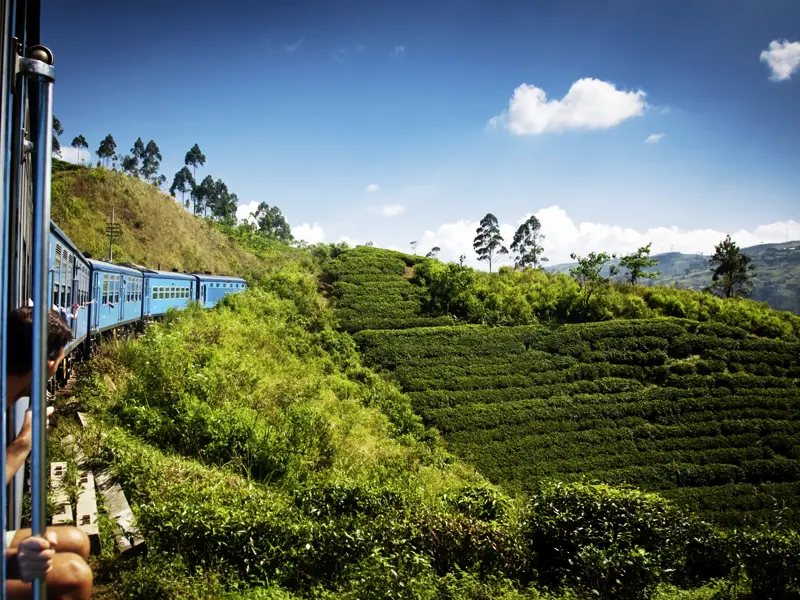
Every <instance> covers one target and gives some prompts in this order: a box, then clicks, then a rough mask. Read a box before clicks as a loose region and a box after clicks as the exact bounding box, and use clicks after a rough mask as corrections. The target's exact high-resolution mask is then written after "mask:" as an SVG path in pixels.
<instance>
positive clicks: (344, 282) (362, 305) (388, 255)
mask: <svg viewBox="0 0 800 600" xmlns="http://www.w3.org/2000/svg"><path fill="white" fill-rule="evenodd" d="M419 260H420V257H419V256H411V255H408V254H402V253H400V252H391V251H385V250H377V249H374V248H370V247H367V246H359V247H357V248H354V249H353V250H349V251H347V252H346V253H345V254H343V255H342V256H340V257H338V258H337V259H336V260H335V261H332V262H331V263H329V264H328V265H327V266H326V272H325V276H326V277H327V278H328V279H329V280H331V281H333V282H334V283H333V289H334V292H333V295H334V296H335V297H336V299H337V300H336V304H335V306H336V311H335V312H336V316H337V318H338V319H339V322H340V324H341V326H342V328H343V329H345V330H346V331H351V332H352V331H359V330H361V329H396V328H404V327H426V326H433V325H450V324H452V323H453V322H454V321H453V319H452V318H451V317H448V316H439V317H431V316H426V315H424V314H422V312H421V308H420V307H421V304H420V302H421V299H422V297H423V295H424V293H425V290H424V288H422V287H420V286H416V285H412V284H411V283H410V282H409V278H410V277H411V275H412V273H413V267H414V265H415V264H416V262H417V261H419Z"/></svg>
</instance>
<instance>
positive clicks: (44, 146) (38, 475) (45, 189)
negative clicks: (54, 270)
mask: <svg viewBox="0 0 800 600" xmlns="http://www.w3.org/2000/svg"><path fill="white" fill-rule="evenodd" d="M29 55H30V56H32V57H33V58H26V59H20V70H21V71H22V72H23V74H24V75H25V76H26V77H28V79H29V80H30V82H31V85H30V98H31V112H32V115H31V116H32V118H31V134H32V138H33V148H32V149H33V160H32V161H31V167H32V172H31V179H32V182H33V240H32V246H33V248H32V250H33V273H32V279H33V294H32V295H33V380H32V382H31V405H32V408H33V414H32V417H33V418H32V419H31V433H32V439H31V446H32V452H31V530H32V531H31V533H32V535H34V536H44V533H45V529H46V528H47V440H46V437H45V434H46V423H45V418H46V414H45V412H46V400H47V379H48V378H47V316H48V313H49V309H50V303H49V298H48V296H49V290H48V289H47V281H48V271H49V255H50V253H49V246H50V185H51V167H52V152H53V138H52V134H51V131H52V128H53V82H54V81H55V69H53V66H52V64H53V55H52V53H51V52H50V51H49V50H47V49H46V48H43V47H42V46H38V47H34V48H31V49H30V51H29ZM46 596H47V591H46V586H45V581H44V578H41V579H35V580H34V581H33V598H34V600H44V598H46Z"/></svg>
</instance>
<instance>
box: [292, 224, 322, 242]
mask: <svg viewBox="0 0 800 600" xmlns="http://www.w3.org/2000/svg"><path fill="white" fill-rule="evenodd" d="M292 235H293V236H294V238H295V239H296V240H299V241H304V242H308V243H309V244H318V243H320V242H324V241H325V231H324V230H323V229H322V227H320V225H319V223H313V224H312V225H309V224H308V223H303V224H302V225H300V226H298V227H292Z"/></svg>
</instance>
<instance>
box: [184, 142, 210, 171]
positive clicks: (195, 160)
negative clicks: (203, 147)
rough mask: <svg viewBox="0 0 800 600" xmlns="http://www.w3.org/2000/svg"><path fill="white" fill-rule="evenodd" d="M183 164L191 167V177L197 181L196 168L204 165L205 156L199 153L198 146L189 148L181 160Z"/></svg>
mask: <svg viewBox="0 0 800 600" xmlns="http://www.w3.org/2000/svg"><path fill="white" fill-rule="evenodd" d="M183 164H185V165H186V166H187V167H189V166H191V167H192V176H193V177H194V178H195V179H197V167H198V166H203V165H204V164H206V155H205V154H203V153H202V152H201V151H200V146H198V145H197V144H195V145H194V146H192V147H191V149H190V150H189V151H188V152H187V153H186V156H185V157H184V159H183Z"/></svg>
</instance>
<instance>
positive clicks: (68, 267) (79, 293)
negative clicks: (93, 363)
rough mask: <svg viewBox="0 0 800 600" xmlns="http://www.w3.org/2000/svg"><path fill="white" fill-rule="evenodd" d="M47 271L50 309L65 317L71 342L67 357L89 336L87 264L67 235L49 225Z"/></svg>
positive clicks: (51, 224)
mask: <svg viewBox="0 0 800 600" xmlns="http://www.w3.org/2000/svg"><path fill="white" fill-rule="evenodd" d="M49 263H50V269H49V273H48V278H49V284H48V287H49V289H50V297H51V305H52V306H54V307H56V308H57V309H58V310H59V311H61V312H62V314H64V315H70V316H69V317H67V324H68V325H70V327H71V328H72V335H73V336H74V339H73V340H72V342H70V344H69V346H68V347H67V354H69V353H70V352H71V351H72V350H73V349H74V348H77V347H78V346H79V345H80V344H81V343H82V342H83V341H84V340H85V339H86V336H87V335H88V333H89V307H90V302H91V290H90V289H89V272H90V265H89V261H88V260H87V259H86V258H84V257H83V254H82V253H81V251H80V250H78V248H77V247H76V246H75V244H73V243H72V241H71V240H70V239H69V238H68V237H67V235H66V234H65V233H64V232H63V231H61V229H60V228H59V227H58V226H57V225H56V224H55V223H52V222H51V223H50V256H49Z"/></svg>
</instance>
